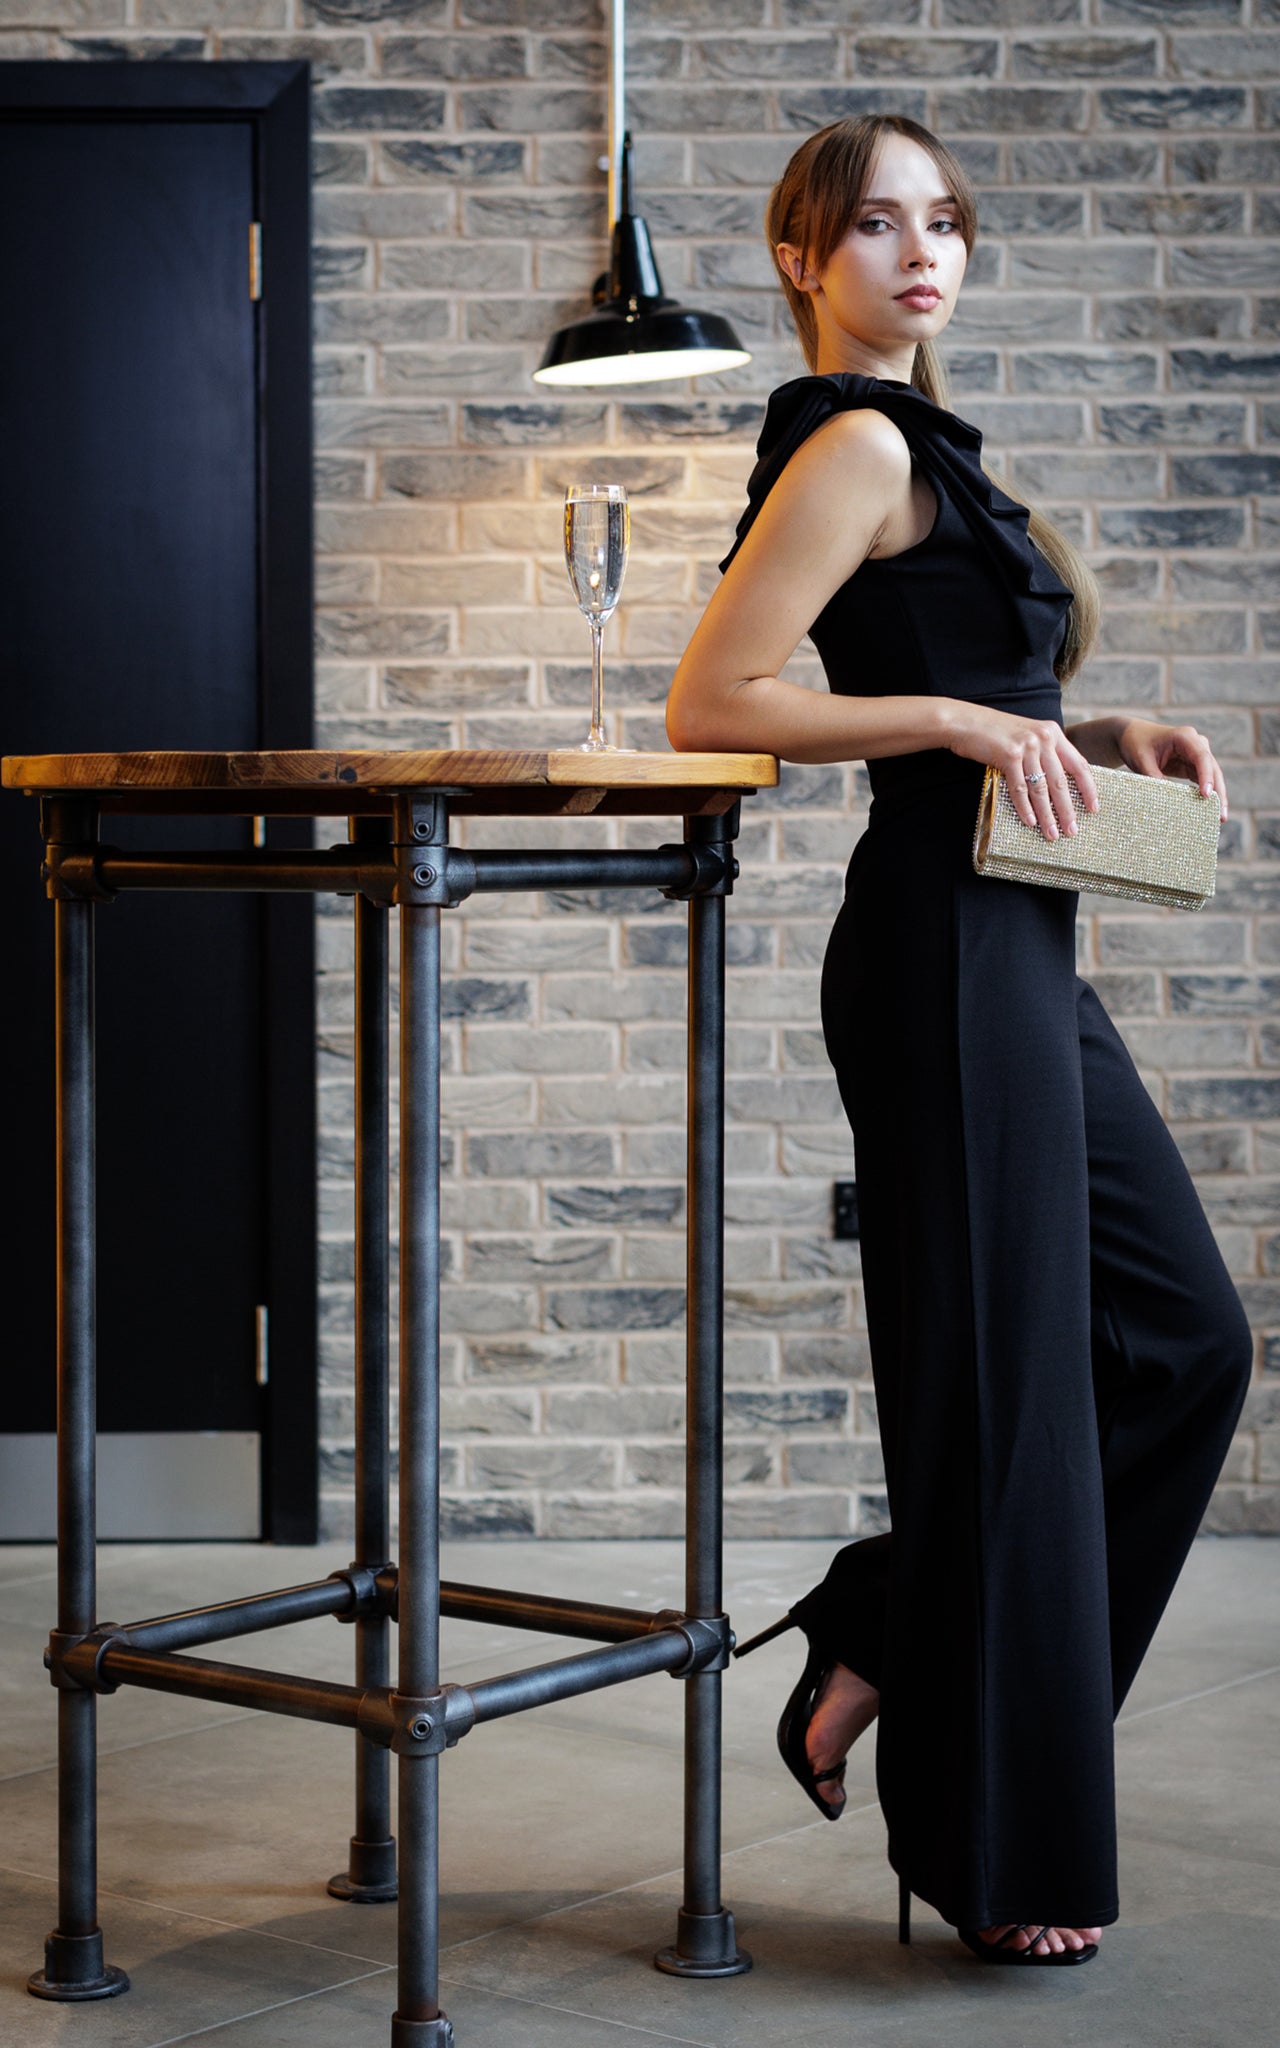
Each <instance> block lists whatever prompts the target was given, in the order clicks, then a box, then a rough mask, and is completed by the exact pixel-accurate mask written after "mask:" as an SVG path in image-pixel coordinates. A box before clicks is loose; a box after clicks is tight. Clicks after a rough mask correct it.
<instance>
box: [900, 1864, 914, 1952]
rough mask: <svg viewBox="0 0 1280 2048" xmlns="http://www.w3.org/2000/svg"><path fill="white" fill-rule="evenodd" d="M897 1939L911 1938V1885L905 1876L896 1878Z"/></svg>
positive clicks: (907, 1940) (908, 1939)
mask: <svg viewBox="0 0 1280 2048" xmlns="http://www.w3.org/2000/svg"><path fill="white" fill-rule="evenodd" d="M898 1940H899V1941H906V1942H909V1941H910V1940H911V1886H910V1885H909V1884H908V1883H907V1880H906V1878H905V1877H899V1879H898Z"/></svg>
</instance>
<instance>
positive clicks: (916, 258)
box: [903, 226, 938, 270]
mask: <svg viewBox="0 0 1280 2048" xmlns="http://www.w3.org/2000/svg"><path fill="white" fill-rule="evenodd" d="M937 260H938V256H937V251H936V249H935V248H934V247H933V245H932V244H931V242H930V240H929V232H928V229H927V228H925V227H923V226H921V227H912V228H910V229H908V231H907V234H906V237H905V240H904V244H903V262H904V264H905V265H906V267H907V269H908V270H914V269H915V268H916V267H917V265H919V264H924V265H925V267H926V268H927V269H929V270H932V269H933V267H934V265H935V264H936V262H937Z"/></svg>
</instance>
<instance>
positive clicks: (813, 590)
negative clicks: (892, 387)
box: [667, 411, 954, 761]
mask: <svg viewBox="0 0 1280 2048" xmlns="http://www.w3.org/2000/svg"><path fill="white" fill-rule="evenodd" d="M910 477H911V456H910V451H909V450H908V448H907V444H906V442H905V441H904V440H903V438H902V435H901V434H900V433H899V432H898V429H897V428H896V427H895V426H893V425H892V423H891V422H890V421H888V420H886V419H885V418H884V416H883V414H880V413H877V412H873V411H866V412H849V413H840V414H837V415H836V417H835V418H834V419H832V420H829V421H828V422H827V423H826V424H825V425H824V426H822V427H820V428H819V429H818V431H817V432H816V433H815V434H813V435H811V436H810V438H809V439H808V440H807V441H806V442H805V443H804V444H803V446H802V447H800V448H799V449H798V450H797V451H796V453H795V455H793V456H792V458H791V460H790V462H789V463H788V464H787V466H786V468H785V469H784V471H783V473H782V475H781V476H780V477H779V479H778V481H777V483H776V484H775V485H774V487H773V489H772V490H771V491H770V493H769V495H768V497H767V498H766V499H765V502H764V504H763V506H762V507H761V509H760V512H759V514H758V516H757V518H756V520H755V523H754V525H753V526H752V528H751V530H750V532H749V533H748V534H747V537H746V539H745V540H744V541H743V543H742V546H741V547H740V548H739V550H738V553H737V555H736V556H735V558H734V560H733V561H732V562H731V563H730V565H729V568H728V570H727V571H726V572H725V576H724V578H723V581H722V582H721V583H720V585H719V587H718V588H717V589H716V591H715V592H714V594H713V595H712V598H711V601H710V603H709V604H708V606H707V609H706V611H705V612H704V613H703V616H702V619H701V620H700V622H699V624H698V627H697V630H696V631H695V633H694V636H693V638H692V640H691V641H690V642H689V645H688V647H687V648H686V649H685V652H684V656H683V658H682V660H681V662H680V666H679V668H678V669H677V670H676V675H675V681H674V682H673V684H672V686H671V694H670V696H669V697H668V699H667V735H668V738H669V739H670V741H671V744H672V745H673V746H674V747H679V748H683V749H695V748H707V749H712V750H715V749H721V748H723V749H726V750H728V751H730V752H744V753H750V752H755V751H761V750H763V751H765V752H767V753H771V754H778V755H780V756H781V757H782V759H783V760H785V761H859V760H868V759H874V758H875V757H876V756H878V755H881V754H906V753H915V752H918V751H919V750H920V749H921V748H924V747H942V746H946V744H947V734H948V730H949V725H950V716H949V714H950V713H951V711H952V710H953V709H954V704H953V700H952V699H950V698H947V697H926V696H915V697H838V696H831V695H829V694H828V693H827V692H826V691H825V690H823V691H819V690H807V689H804V688H802V687H801V685H799V684H798V683H787V682H782V681H781V680H780V679H779V677H778V673H777V672H778V670H779V669H780V668H783V667H784V666H785V665H786V663H787V661H788V660H789V659H790V657H791V655H792V654H793V653H794V652H795V649H796V647H797V646H798V645H799V643H800V641H801V639H802V638H803V637H804V635H805V634H806V633H807V632H808V630H809V627H810V626H811V625H812V623H813V621H814V619H816V618H817V616H818V614H819V612H820V611H821V610H822V608H823V606H824V605H825V604H826V603H827V602H828V600H829V599H830V598H831V597H832V596H834V594H835V592H836V591H837V590H838V589H839V588H840V586H841V584H842V583H845V582H846V581H847V580H848V578H849V577H850V576H852V574H853V572H854V570H855V569H856V568H858V566H859V564H860V563H861V562H863V561H864V560H865V559H866V556H867V555H868V554H869V553H870V551H871V549H872V548H873V547H874V546H875V544H876V542H877V540H878V539H879V538H880V535H881V533H882V532H883V530H884V525H885V520H886V518H887V517H888V516H889V514H890V513H891V511H892V510H893V508H894V505H895V503H901V501H902V498H903V496H904V495H905V494H906V493H907V492H908V491H909V489H910Z"/></svg>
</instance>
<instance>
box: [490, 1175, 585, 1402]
mask: <svg viewBox="0 0 1280 2048" xmlns="http://www.w3.org/2000/svg"><path fill="white" fill-rule="evenodd" d="M486 1192H487V1193H490V1194H491V1193H492V1192H493V1191H492V1189H488V1190H486ZM466 1357H467V1363H466V1376H467V1378H468V1379H472V1380H498V1381H501V1382H502V1383H503V1384H504V1385H508V1384H510V1383H511V1382H512V1381H514V1380H530V1381H533V1382H535V1383H536V1384H537V1385H538V1386H541V1385H543V1384H544V1383H545V1382H547V1381H551V1380H566V1381H570V1382H572V1383H573V1384H574V1385H575V1386H581V1385H583V1384H590V1383H595V1382H603V1383H612V1382H613V1381H614V1380H616V1378H617V1360H616V1357H615V1346H614V1345H613V1344H612V1343H610V1342H609V1341H608V1340H607V1339H604V1338H590V1337H566V1336H564V1335H563V1334H560V1333H557V1335H556V1336H554V1337H539V1336H530V1337H489V1338H478V1339H476V1340H475V1341H474V1342H472V1343H469V1344H468V1345H467V1346H466Z"/></svg>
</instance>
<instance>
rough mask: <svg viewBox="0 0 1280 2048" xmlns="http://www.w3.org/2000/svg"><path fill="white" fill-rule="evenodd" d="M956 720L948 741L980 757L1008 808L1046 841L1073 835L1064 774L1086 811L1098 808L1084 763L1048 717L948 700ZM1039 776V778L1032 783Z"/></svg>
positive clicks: (1072, 813) (962, 752)
mask: <svg viewBox="0 0 1280 2048" xmlns="http://www.w3.org/2000/svg"><path fill="white" fill-rule="evenodd" d="M953 702H954V707H955V713H956V725H955V730H954V731H953V733H952V735H951V737H950V739H949V741H948V745H949V746H950V749H951V752H952V753H953V754H960V755H962V756H963V757H964V759H966V760H968V761H984V762H986V763H987V764H988V765H989V766H991V767H993V768H999V769H1000V770H1001V771H1002V772H1003V775H1004V778H1005V784H1006V787H1007V788H1008V791H1009V795H1010V797H1011V798H1012V799H1013V807H1014V809H1015V811H1016V812H1017V813H1018V816H1019V817H1020V818H1021V819H1022V822H1023V824H1024V825H1035V826H1038V827H1039V830H1040V831H1041V832H1042V833H1043V835H1044V837H1045V838H1046V839H1048V840H1054V839H1057V838H1058V837H1059V835H1060V833H1062V832H1065V833H1066V835H1067V837H1068V838H1071V837H1073V836H1074V834H1075V833H1076V831H1077V830H1078V827H1077V825H1076V816H1075V810H1074V807H1073V805H1072V802H1071V790H1070V788H1069V786H1068V782H1067V778H1068V776H1070V777H1071V778H1072V780H1073V781H1074V782H1075V784H1076V787H1077V788H1078V789H1079V791H1080V794H1081V796H1082V797H1083V799H1084V805H1085V809H1086V810H1090V811H1096V810H1097V808H1098V786H1097V784H1096V782H1095V781H1094V779H1093V776H1092V774H1091V772H1090V769H1089V763H1088V762H1087V761H1086V759H1085V757H1084V755H1083V754H1082V753H1081V752H1080V749H1079V747H1077V746H1076V745H1075V743H1074V741H1072V740H1069V739H1068V738H1067V735H1066V733H1065V732H1064V731H1063V729H1062V727H1061V726H1060V725H1058V724H1056V723H1055V721H1054V720H1053V719H1052V718H1015V717H1014V716H1013V715H1012V714H1011V713H1010V712H1008V711H996V710H995V709H993V707H992V706H991V705H988V704H970V703H967V702H966V701H965V700H964V699H963V698H956V699H954V700H953ZM1033 775H1039V776H1040V777H1042V778H1043V779H1042V780H1039V781H1035V782H1032V781H1031V780H1030V778H1031V777H1032V776H1033Z"/></svg>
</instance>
